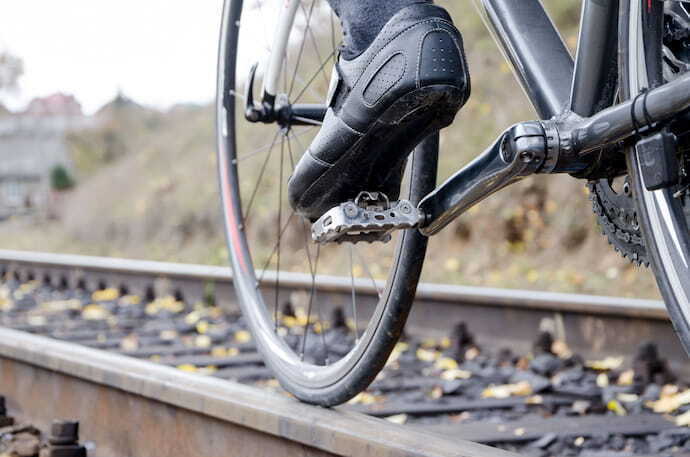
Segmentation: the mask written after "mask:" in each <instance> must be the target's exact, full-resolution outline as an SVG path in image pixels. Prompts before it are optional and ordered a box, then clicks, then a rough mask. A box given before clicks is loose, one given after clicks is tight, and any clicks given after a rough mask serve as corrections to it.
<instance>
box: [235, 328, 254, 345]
mask: <svg viewBox="0 0 690 457" xmlns="http://www.w3.org/2000/svg"><path fill="white" fill-rule="evenodd" d="M251 340H252V334H251V333H249V332H248V331H246V330H238V331H237V332H235V341H237V342H238V343H248V342H249V341H251Z"/></svg>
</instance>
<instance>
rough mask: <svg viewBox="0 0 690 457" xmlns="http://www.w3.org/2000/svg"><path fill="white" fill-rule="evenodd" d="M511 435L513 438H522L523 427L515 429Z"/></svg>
mask: <svg viewBox="0 0 690 457" xmlns="http://www.w3.org/2000/svg"><path fill="white" fill-rule="evenodd" d="M513 434H514V435H515V436H522V435H524V434H525V429H524V427H518V428H516V429H515V430H514V431H513Z"/></svg>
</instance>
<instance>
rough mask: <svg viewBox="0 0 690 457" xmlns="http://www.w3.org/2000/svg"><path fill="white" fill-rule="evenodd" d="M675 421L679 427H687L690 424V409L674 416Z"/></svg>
mask: <svg viewBox="0 0 690 457" xmlns="http://www.w3.org/2000/svg"><path fill="white" fill-rule="evenodd" d="M674 421H675V423H676V425H677V426H678V427H687V426H688V425H690V411H686V412H684V413H683V414H680V415H678V416H676V417H675V418H674Z"/></svg>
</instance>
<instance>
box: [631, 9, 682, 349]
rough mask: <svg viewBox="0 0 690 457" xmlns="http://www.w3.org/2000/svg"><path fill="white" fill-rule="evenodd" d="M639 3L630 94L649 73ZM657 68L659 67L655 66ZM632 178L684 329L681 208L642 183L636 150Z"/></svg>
mask: <svg viewBox="0 0 690 457" xmlns="http://www.w3.org/2000/svg"><path fill="white" fill-rule="evenodd" d="M642 7H643V5H642V3H641V2H640V1H637V0H633V1H631V2H630V14H629V16H628V19H629V24H628V27H629V33H628V40H629V41H628V56H627V58H628V65H629V67H628V75H626V76H627V78H628V81H627V83H628V88H629V93H630V94H636V93H639V92H640V91H641V90H642V89H643V88H645V87H649V86H650V82H652V83H654V82H655V81H650V72H649V68H648V66H647V55H646V52H649V48H648V47H649V44H647V47H645V35H644V32H643V30H644V28H643V24H642V12H643V10H642ZM655 70H660V69H655ZM630 158H631V167H632V170H633V177H634V179H635V181H636V184H637V185H636V190H637V192H638V195H639V198H640V201H639V205H640V211H641V213H642V214H644V218H645V222H646V224H645V227H646V230H645V235H646V236H645V238H646V243H647V245H648V246H649V247H651V248H652V249H650V253H651V254H652V255H651V261H652V266H653V268H654V270H655V273H656V275H657V279H658V280H659V282H660V286H661V287H660V288H661V290H662V293H663V294H664V298H665V299H666V302H667V304H668V305H670V308H669V309H670V311H671V313H672V315H674V314H675V313H680V316H675V317H680V318H681V319H680V320H679V319H674V324H675V325H677V326H678V325H681V326H682V328H681V330H685V329H687V327H688V322H690V300H689V297H690V244H689V243H688V227H687V223H686V218H685V214H684V211H683V207H682V205H681V203H680V201H679V199H677V198H674V196H673V190H672V189H661V190H656V191H649V190H647V189H646V188H645V186H644V183H643V175H642V171H641V167H640V163H641V160H640V158H639V157H638V155H637V153H636V152H634V151H633V152H632V153H631V154H630ZM685 335H687V332H685V331H681V332H680V336H681V339H682V340H683V344H684V346H685V348H686V351H687V350H688V349H690V341H688V339H687V336H685Z"/></svg>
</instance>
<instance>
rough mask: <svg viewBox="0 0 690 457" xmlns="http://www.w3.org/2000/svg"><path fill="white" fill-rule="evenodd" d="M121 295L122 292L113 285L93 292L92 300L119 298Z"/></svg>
mask: <svg viewBox="0 0 690 457" xmlns="http://www.w3.org/2000/svg"><path fill="white" fill-rule="evenodd" d="M119 297H120V292H119V291H118V290H117V289H115V288H113V287H110V288H108V289H101V290H97V291H95V292H94V293H92V294H91V300H93V301H112V300H117V299H118V298H119Z"/></svg>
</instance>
